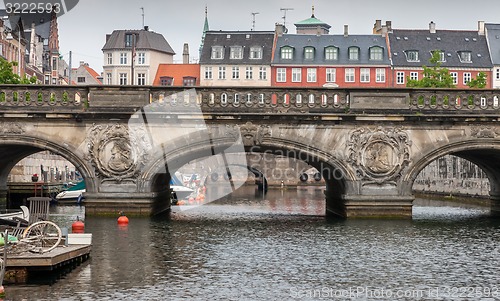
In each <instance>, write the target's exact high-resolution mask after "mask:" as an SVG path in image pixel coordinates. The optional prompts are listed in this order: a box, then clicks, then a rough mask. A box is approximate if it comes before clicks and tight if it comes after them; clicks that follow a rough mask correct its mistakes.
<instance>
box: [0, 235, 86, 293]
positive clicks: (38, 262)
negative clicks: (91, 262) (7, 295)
mask: <svg viewBox="0 0 500 301" xmlns="http://www.w3.org/2000/svg"><path fill="white" fill-rule="evenodd" d="M91 249H92V245H68V246H59V247H57V248H55V249H54V250H52V251H50V252H47V253H43V254H38V253H32V252H25V253H23V254H16V255H14V254H9V255H8V256H7V264H6V273H5V279H4V283H5V284H24V283H28V282H29V280H30V278H32V277H33V276H35V275H36V274H37V273H39V272H43V273H44V275H46V273H47V272H49V273H60V272H64V273H66V272H69V271H71V270H72V269H74V268H75V267H77V266H78V265H80V264H81V263H82V262H84V261H86V260H87V259H89V258H90V251H91Z"/></svg>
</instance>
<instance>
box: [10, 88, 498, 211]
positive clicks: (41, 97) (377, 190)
mask: <svg viewBox="0 0 500 301" xmlns="http://www.w3.org/2000/svg"><path fill="white" fill-rule="evenodd" d="M499 97H500V91H498V90H457V89H453V90H441V89H440V90H427V89H422V90H416V89H328V88H317V89H316V88H315V89H303V88H262V87H253V88H252V87H241V88H230V87H226V88H224V87H199V88H196V90H183V89H180V88H173V87H158V88H157V87H117V86H99V87H74V86H72V87H48V86H6V85H4V86H0V154H1V156H0V198H3V199H5V198H6V193H7V177H8V175H9V173H10V170H11V169H12V168H13V166H14V165H15V164H16V163H17V162H18V161H19V160H21V159H22V158H24V157H26V156H28V155H30V154H33V153H36V152H39V151H42V150H49V151H51V152H54V153H57V154H60V155H61V156H63V157H65V158H66V159H67V160H69V161H70V162H71V163H73V164H74V165H75V166H76V168H77V169H78V170H79V171H80V173H81V174H82V175H83V177H84V179H85V182H86V186H87V192H86V195H85V198H86V212H87V214H105V213H115V212H117V211H119V210H125V211H127V212H134V213H138V214H145V215H149V214H155V213H159V212H161V211H163V210H166V209H168V208H169V206H170V201H169V187H168V182H169V178H170V173H171V172H172V171H175V170H176V169H178V168H180V167H182V166H183V165H185V164H187V163H189V162H192V161H193V160H196V159H202V158H207V157H210V156H216V155H220V154H229V153H234V152H257V153H272V154H277V155H283V156H288V157H292V158H296V159H299V160H303V161H305V162H307V163H308V164H310V165H311V166H314V167H316V168H317V169H318V170H319V171H320V172H321V173H322V175H323V177H324V179H325V181H326V191H325V198H326V210H327V213H330V214H333V215H337V216H341V217H410V216H411V214H412V202H413V200H414V197H413V194H412V186H413V182H414V180H415V178H416V176H417V175H418V173H419V172H420V171H421V170H422V169H423V168H424V167H425V166H426V165H428V164H429V163H430V162H432V161H433V160H435V159H437V158H439V157H441V156H443V155H446V154H453V155H456V156H459V157H462V158H465V159H467V160H470V161H471V162H473V163H475V164H477V165H478V166H479V167H480V168H482V169H483V170H484V171H485V172H486V173H487V175H488V177H489V180H490V183H491V191H490V195H491V199H492V204H493V205H492V214H498V213H500V205H499V204H500V186H499V183H500V125H499V117H500V113H499V105H500V104H499ZM238 145H239V146H241V147H237V146H238ZM223 158H226V157H223ZM224 163H226V164H228V162H224Z"/></svg>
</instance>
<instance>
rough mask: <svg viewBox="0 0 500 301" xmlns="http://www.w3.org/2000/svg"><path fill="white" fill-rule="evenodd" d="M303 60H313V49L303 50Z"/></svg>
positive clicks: (306, 48)
mask: <svg viewBox="0 0 500 301" xmlns="http://www.w3.org/2000/svg"><path fill="white" fill-rule="evenodd" d="M304 59H305V60H314V47H305V48H304Z"/></svg>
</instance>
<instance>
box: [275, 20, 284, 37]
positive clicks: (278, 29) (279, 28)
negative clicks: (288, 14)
mask: <svg viewBox="0 0 500 301" xmlns="http://www.w3.org/2000/svg"><path fill="white" fill-rule="evenodd" d="M284 33H286V28H285V25H283V24H279V23H276V24H275V34H276V35H277V36H278V37H281V36H282V35H283V34H284Z"/></svg>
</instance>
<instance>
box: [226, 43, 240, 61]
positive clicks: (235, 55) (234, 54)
mask: <svg viewBox="0 0 500 301" xmlns="http://www.w3.org/2000/svg"><path fill="white" fill-rule="evenodd" d="M229 58H230V59H232V60H241V59H242V58H243V47H241V46H231V47H230V51H229Z"/></svg>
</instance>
